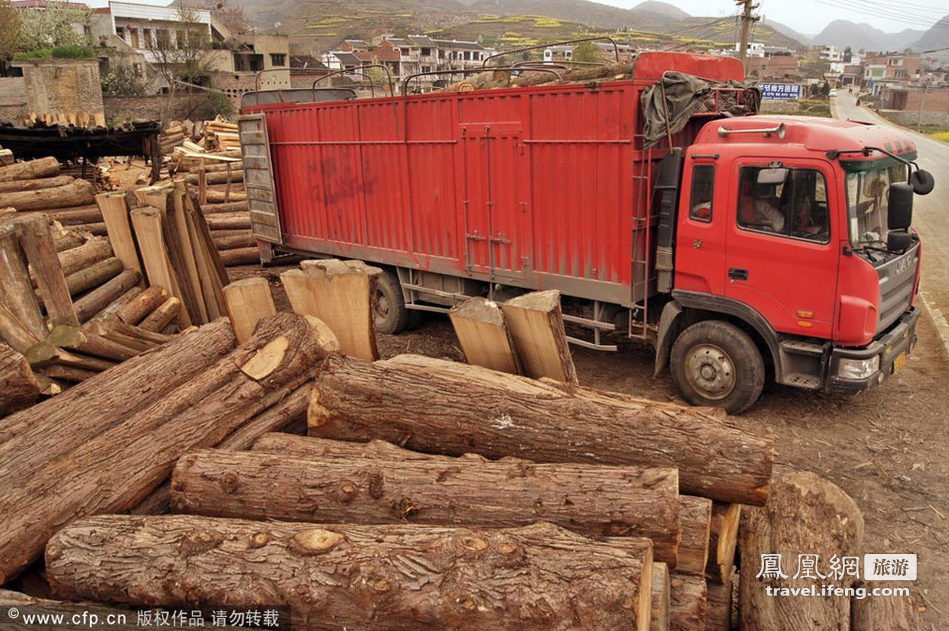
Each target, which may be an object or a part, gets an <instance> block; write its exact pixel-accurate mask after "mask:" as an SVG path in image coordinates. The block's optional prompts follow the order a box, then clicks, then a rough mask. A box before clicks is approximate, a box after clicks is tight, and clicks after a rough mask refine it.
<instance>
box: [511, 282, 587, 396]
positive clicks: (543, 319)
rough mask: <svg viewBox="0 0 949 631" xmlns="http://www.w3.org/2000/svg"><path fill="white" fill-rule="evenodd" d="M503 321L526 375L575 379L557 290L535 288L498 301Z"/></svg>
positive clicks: (574, 380)
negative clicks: (500, 303) (504, 300)
mask: <svg viewBox="0 0 949 631" xmlns="http://www.w3.org/2000/svg"><path fill="white" fill-rule="evenodd" d="M501 310H502V311H503V312H504V321H505V323H506V324H507V326H508V329H509V330H510V331H511V338H512V339H513V340H514V346H515V348H516V349H517V356H518V357H519V358H520V360H521V364H522V365H523V368H524V374H525V375H527V376H528V377H535V378H538V377H550V378H551V379H556V380H557V381H564V382H567V383H577V369H576V367H575V366H574V365H573V355H571V354H570V347H569V345H568V344H567V334H566V333H565V332H564V327H563V313H562V312H561V310H560V292H559V291H557V290H556V289H551V290H548V291H535V292H531V293H529V294H524V295H523V296H518V297H517V298H512V299H511V300H508V301H507V302H506V303H504V304H503V305H501Z"/></svg>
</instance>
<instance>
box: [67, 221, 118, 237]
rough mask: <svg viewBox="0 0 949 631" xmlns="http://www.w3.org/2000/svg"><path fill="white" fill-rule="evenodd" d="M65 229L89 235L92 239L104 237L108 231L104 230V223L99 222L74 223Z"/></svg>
mask: <svg viewBox="0 0 949 631" xmlns="http://www.w3.org/2000/svg"><path fill="white" fill-rule="evenodd" d="M67 227H68V228H69V229H70V230H78V231H79V232H81V233H83V234H89V235H92V236H94V237H104V236H106V235H107V234H109V229H108V228H106V227H105V223H104V222H101V221H97V222H95V223H75V224H72V225H70V226H67Z"/></svg>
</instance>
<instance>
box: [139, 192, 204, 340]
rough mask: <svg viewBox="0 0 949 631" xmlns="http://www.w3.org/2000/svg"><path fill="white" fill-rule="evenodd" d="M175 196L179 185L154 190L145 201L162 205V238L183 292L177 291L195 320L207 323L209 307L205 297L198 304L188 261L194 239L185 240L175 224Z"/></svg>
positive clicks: (176, 294) (158, 207)
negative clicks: (174, 187)
mask: <svg viewBox="0 0 949 631" xmlns="http://www.w3.org/2000/svg"><path fill="white" fill-rule="evenodd" d="M174 198H175V189H173V188H172V189H164V190H162V191H156V192H155V193H153V194H149V195H146V196H145V201H146V203H148V204H149V205H151V206H153V207H154V208H157V209H158V212H159V213H160V215H161V222H160V223H161V232H162V239H163V240H164V242H165V247H166V250H165V251H166V254H167V256H168V262H169V263H170V264H171V269H172V270H173V271H174V275H175V280H176V281H177V282H178V289H179V292H180V293H175V296H177V297H178V298H179V299H181V302H182V305H183V306H184V308H185V310H186V311H187V313H188V318H189V319H190V320H191V323H192V324H203V323H204V322H205V321H206V320H207V310H206V309H205V308H204V301H203V300H202V301H201V307H200V308H199V307H198V295H197V293H196V291H195V290H196V289H197V290H198V291H200V287H197V288H196V287H195V285H194V284H193V283H192V280H194V281H195V282H198V281H197V279H196V278H195V279H192V277H191V275H190V273H189V271H188V264H187V255H186V253H185V252H186V250H190V248H191V245H190V239H188V240H187V241H185V242H182V240H181V235H180V233H179V232H178V229H177V227H176V225H175V220H174Z"/></svg>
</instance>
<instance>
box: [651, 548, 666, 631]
mask: <svg viewBox="0 0 949 631" xmlns="http://www.w3.org/2000/svg"><path fill="white" fill-rule="evenodd" d="M670 594H671V588H670V586H669V566H668V565H666V564H665V563H661V562H659V561H655V562H654V563H653V564H652V607H651V610H652V620H651V621H650V624H649V631H669V602H670V597H671V596H670Z"/></svg>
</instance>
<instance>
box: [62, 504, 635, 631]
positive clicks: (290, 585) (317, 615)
mask: <svg viewBox="0 0 949 631" xmlns="http://www.w3.org/2000/svg"><path fill="white" fill-rule="evenodd" d="M46 562H47V575H48V576H49V580H50V584H51V585H52V587H53V590H54V593H55V594H56V595H57V596H60V597H65V598H70V599H77V598H90V599H93V600H111V601H115V600H121V601H125V602H127V603H130V604H137V605H146V606H156V605H166V606H189V605H195V604H198V603H202V602H215V603H216V604H221V605H225V606H228V605H230V606H248V605H253V604H258V603H261V602H267V601H276V602H279V603H287V604H289V605H290V607H291V609H292V611H293V615H294V620H293V625H294V627H295V628H300V629H330V628H333V629H338V628H358V629H366V628H372V629H379V630H396V629H400V630H401V629H419V628H440V629H446V628H447V629H520V630H525V631H527V630H538V631H539V630H544V631H556V630H566V629H584V630H600V629H639V630H646V629H648V628H649V608H650V590H649V589H648V586H649V584H650V582H651V573H652V559H651V555H650V554H649V550H648V548H645V550H644V552H643V553H641V554H640V555H639V556H633V555H632V554H629V553H626V552H622V551H619V550H617V549H615V548H613V547H612V546H610V545H609V544H604V543H597V542H593V541H590V540H587V539H584V538H583V537H580V536H578V535H575V534H573V533H571V532H568V531H566V530H563V529H561V528H558V527H556V526H553V525H551V524H543V523H541V524H535V525H532V526H527V527H524V528H516V529H513V528H512V529H503V530H475V529H469V528H431V527H418V526H404V525H403V526H351V525H346V526H326V527H319V526H314V525H313V524H293V523H264V522H248V521H240V520H223V519H211V518H201V517H191V516H177V515H176V516H161V517H138V516H122V515H114V516H100V517H94V518H88V519H84V520H81V521H78V522H75V523H73V524H70V525H69V526H67V527H66V528H64V529H63V530H61V531H60V532H59V533H57V535H56V536H55V537H54V538H53V539H52V540H51V541H50V543H49V546H48V547H47V553H46Z"/></svg>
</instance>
